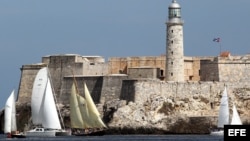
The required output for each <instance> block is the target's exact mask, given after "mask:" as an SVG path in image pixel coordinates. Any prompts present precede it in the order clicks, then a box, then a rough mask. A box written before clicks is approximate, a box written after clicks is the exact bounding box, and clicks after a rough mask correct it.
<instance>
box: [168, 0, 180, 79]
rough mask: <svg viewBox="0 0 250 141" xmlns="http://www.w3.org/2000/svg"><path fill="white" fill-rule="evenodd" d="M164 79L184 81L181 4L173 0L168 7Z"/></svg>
mask: <svg viewBox="0 0 250 141" xmlns="http://www.w3.org/2000/svg"><path fill="white" fill-rule="evenodd" d="M166 25H167V31H166V32H167V43H166V44H167V46H166V74H165V76H166V79H165V80H166V81H176V82H181V81H184V55H183V54H184V53H183V52H184V50H183V21H182V19H181V6H180V5H179V4H178V3H177V2H176V0H173V1H172V3H171V4H170V5H169V7H168V21H167V22H166Z"/></svg>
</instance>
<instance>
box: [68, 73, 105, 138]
mask: <svg viewBox="0 0 250 141" xmlns="http://www.w3.org/2000/svg"><path fill="white" fill-rule="evenodd" d="M84 94H85V95H84V97H83V96H81V95H80V94H79V91H78V88H77V82H76V80H75V77H74V82H73V84H72V88H71V96H70V120H71V128H72V135H77V136H84V135H103V134H104V129H105V128H107V127H106V125H105V124H104V123H103V121H102V119H101V117H100V113H99V112H98V110H97V108H96V106H95V104H94V102H93V100H92V97H91V95H90V93H89V90H88V88H87V85H86V83H85V82H84Z"/></svg>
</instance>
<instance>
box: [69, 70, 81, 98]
mask: <svg viewBox="0 0 250 141" xmlns="http://www.w3.org/2000/svg"><path fill="white" fill-rule="evenodd" d="M70 69H71V68H70ZM71 73H72V75H73V79H74V83H75V88H76V93H77V94H78V95H79V90H78V87H77V86H78V84H77V81H76V78H75V74H74V71H73V69H71Z"/></svg>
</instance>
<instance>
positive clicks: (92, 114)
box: [84, 83, 106, 128]
mask: <svg viewBox="0 0 250 141" xmlns="http://www.w3.org/2000/svg"><path fill="white" fill-rule="evenodd" d="M84 92H85V99H86V103H87V106H88V110H89V119H90V123H89V124H90V126H91V127H93V128H94V127H96V128H104V127H106V125H105V124H104V123H103V122H102V119H101V118H100V113H99V112H98V110H97V108H96V106H95V103H94V101H93V99H92V97H91V95H90V93H89V90H88V88H87V86H86V83H84Z"/></svg>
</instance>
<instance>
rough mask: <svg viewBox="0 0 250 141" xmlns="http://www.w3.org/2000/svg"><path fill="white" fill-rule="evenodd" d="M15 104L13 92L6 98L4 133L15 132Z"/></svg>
mask: <svg viewBox="0 0 250 141" xmlns="http://www.w3.org/2000/svg"><path fill="white" fill-rule="evenodd" d="M16 130H17V127H16V104H15V91H14V90H13V91H12V92H11V94H10V96H9V97H8V99H7V101H6V104H5V110H4V133H11V131H16Z"/></svg>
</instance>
